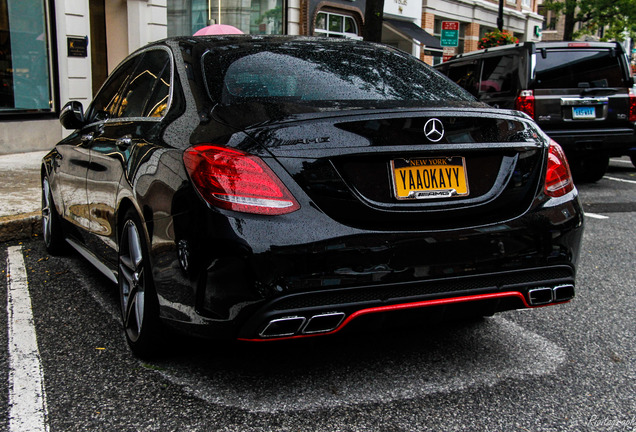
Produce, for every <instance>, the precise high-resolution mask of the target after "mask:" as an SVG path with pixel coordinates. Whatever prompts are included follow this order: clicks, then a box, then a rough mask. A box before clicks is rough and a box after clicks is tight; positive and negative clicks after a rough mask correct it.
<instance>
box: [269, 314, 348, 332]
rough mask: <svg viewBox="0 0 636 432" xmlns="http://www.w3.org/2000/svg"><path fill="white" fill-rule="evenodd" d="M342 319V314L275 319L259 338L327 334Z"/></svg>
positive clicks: (336, 326)
mask: <svg viewBox="0 0 636 432" xmlns="http://www.w3.org/2000/svg"><path fill="white" fill-rule="evenodd" d="M344 319H345V314H344V312H328V313H322V314H318V315H313V316H311V317H309V318H306V317H303V316H288V317H283V318H276V319H273V320H271V321H270V322H268V323H267V325H266V326H265V328H264V329H263V330H262V331H261V332H260V334H259V336H260V337H262V338H282V337H289V336H295V335H298V334H303V335H310V334H317V333H328V332H330V331H333V330H335V329H337V328H338V327H339V326H340V324H342V322H343V321H344Z"/></svg>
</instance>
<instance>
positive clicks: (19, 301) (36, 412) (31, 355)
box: [7, 246, 49, 432]
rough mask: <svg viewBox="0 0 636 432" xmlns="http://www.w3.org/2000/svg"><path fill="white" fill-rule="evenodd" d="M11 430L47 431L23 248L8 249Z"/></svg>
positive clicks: (42, 377) (22, 431) (42, 379)
mask: <svg viewBox="0 0 636 432" xmlns="http://www.w3.org/2000/svg"><path fill="white" fill-rule="evenodd" d="M7 252H8V253H7V277H8V281H7V316H8V319H7V321H8V323H7V328H8V341H9V344H8V345H9V431H10V432H18V431H19V432H42V431H48V430H49V427H48V423H47V416H48V411H47V407H46V394H45V391H44V375H43V373H42V365H41V363H40V353H39V351H38V343H37V337H36V333H35V326H34V322H33V312H32V310H31V297H30V295H29V284H28V280H27V273H26V268H25V265H24V257H23V256H22V248H21V247H20V246H11V247H9V248H8V249H7Z"/></svg>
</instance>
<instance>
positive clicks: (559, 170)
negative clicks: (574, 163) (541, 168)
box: [545, 140, 574, 198]
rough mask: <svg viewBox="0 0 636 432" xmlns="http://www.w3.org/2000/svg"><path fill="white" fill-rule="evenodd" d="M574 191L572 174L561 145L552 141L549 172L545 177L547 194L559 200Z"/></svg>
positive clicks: (549, 154)
mask: <svg viewBox="0 0 636 432" xmlns="http://www.w3.org/2000/svg"><path fill="white" fill-rule="evenodd" d="M572 189H574V182H573V181H572V173H571V172H570V166H569V165H568V160H567V159H566V157H565V153H564V152H563V149H562V148H561V146H560V145H559V144H557V143H556V142H555V141H553V140H550V149H549V151H548V170H547V172H546V175H545V193H546V195H548V196H551V197H554V198H557V197H560V196H563V195H565V194H566V193H568V192H570V191H571V190H572Z"/></svg>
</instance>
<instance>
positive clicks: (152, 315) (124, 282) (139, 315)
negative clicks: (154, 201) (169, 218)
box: [117, 211, 161, 358]
mask: <svg viewBox="0 0 636 432" xmlns="http://www.w3.org/2000/svg"><path fill="white" fill-rule="evenodd" d="M120 233H121V236H120V242H119V273H118V277H117V279H118V282H119V298H120V305H121V314H122V321H123V324H124V332H125V334H126V340H127V342H128V345H129V346H130V348H131V350H132V351H133V353H134V354H135V355H136V356H138V357H141V358H144V357H151V356H153V355H154V354H156V353H157V350H158V345H159V341H160V336H161V326H160V323H159V306H158V301H157V296H156V294H155V291H154V288H153V281H152V272H151V268H150V263H149V259H148V252H147V250H148V249H147V247H146V240H145V235H144V234H145V232H144V231H143V226H142V224H141V222H140V221H139V218H138V217H137V215H136V214H135V213H134V212H132V211H128V212H127V213H126V216H125V218H124V223H123V226H122V228H121V230H120Z"/></svg>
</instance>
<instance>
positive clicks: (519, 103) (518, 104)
mask: <svg viewBox="0 0 636 432" xmlns="http://www.w3.org/2000/svg"><path fill="white" fill-rule="evenodd" d="M515 109H516V110H518V111H523V112H524V113H526V114H528V115H529V116H530V117H532V118H534V92H533V91H532V90H521V92H519V96H517V99H516V100H515Z"/></svg>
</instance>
